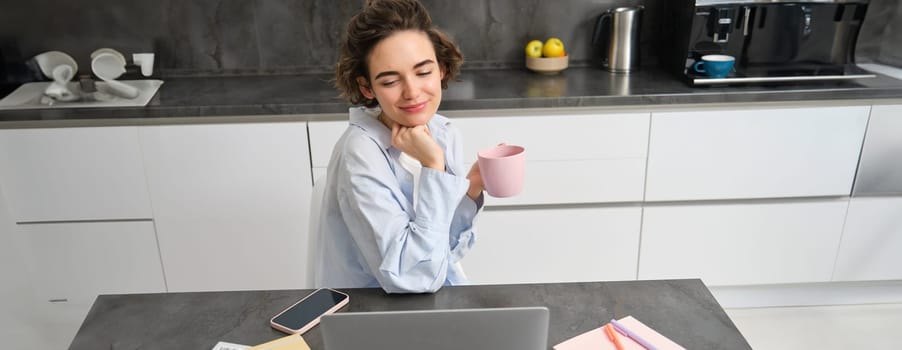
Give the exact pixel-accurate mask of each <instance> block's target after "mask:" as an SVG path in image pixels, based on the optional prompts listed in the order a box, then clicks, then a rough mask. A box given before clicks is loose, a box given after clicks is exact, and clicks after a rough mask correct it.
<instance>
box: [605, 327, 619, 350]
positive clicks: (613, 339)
mask: <svg viewBox="0 0 902 350" xmlns="http://www.w3.org/2000/svg"><path fill="white" fill-rule="evenodd" d="M603 328H604V333H605V334H607V335H608V339H610V340H611V342H612V343H614V346H616V347H617V350H624V347H623V343H621V342H620V337H619V336H618V335H617V332H615V331H614V327H613V326H611V324H610V323H608V324H606V325H604V327H603Z"/></svg>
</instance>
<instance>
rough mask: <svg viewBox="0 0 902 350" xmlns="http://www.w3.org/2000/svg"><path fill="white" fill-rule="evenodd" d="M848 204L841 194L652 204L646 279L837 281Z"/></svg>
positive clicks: (646, 231)
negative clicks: (818, 197)
mask: <svg viewBox="0 0 902 350" xmlns="http://www.w3.org/2000/svg"><path fill="white" fill-rule="evenodd" d="M847 206H848V200H838V199H837V200H820V201H799V202H776V203H734V204H716V205H707V204H706V205H701V204H698V205H693V204H686V205H651V206H646V207H645V208H644V213H643V220H642V242H641V245H640V253H639V256H640V257H641V258H640V260H639V279H668V278H701V279H702V280H703V281H704V282H705V284H707V285H713V286H728V285H748V284H779V283H802V282H827V281H830V279H831V274H832V272H833V262H834V260H835V258H836V252H837V249H839V240H840V236H841V234H842V225H843V220H844V217H845V213H846V209H847Z"/></svg>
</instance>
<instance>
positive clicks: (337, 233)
mask: <svg viewBox="0 0 902 350" xmlns="http://www.w3.org/2000/svg"><path fill="white" fill-rule="evenodd" d="M378 114H379V109H367V108H363V107H355V108H351V109H350V123H349V126H348V129H347V130H345V133H344V134H343V135H342V136H341V138H340V139H339V140H338V142H337V143H336V144H335V148H334V149H333V150H332V158H331V160H330V161H329V168H328V170H327V178H326V181H327V182H326V189H325V194H324V197H323V203H322V211H321V214H320V218H319V220H320V221H319V232H320V235H319V241H318V248H319V249H318V252H319V254H320V257H319V259H318V260H317V261H316V266H315V278H316V286H317V287H331V288H355V287H379V286H381V287H382V288H383V289H385V291H386V292H388V293H422V292H435V291H437V290H438V289H439V288H441V287H442V286H443V285H458V284H466V283H467V279H466V276H465V275H464V273H463V270H462V269H461V268H460V265H459V264H458V262H459V261H460V260H461V259H462V258H463V257H464V255H465V254H466V253H467V251H469V250H470V247H472V246H473V244H474V242H475V241H476V230H475V227H474V225H473V220H474V218H475V217H476V214H477V213H478V212H479V209H481V207H482V200H483V197H482V196H481V195H480V197H479V198H477V201H478V202H479V203H476V202H474V201H473V200H471V199H470V197H468V196H467V195H466V193H467V190H468V189H469V186H470V182H469V180H467V178H466V175H467V172H468V169H464V165H463V158H462V153H463V147H462V145H461V142H460V136H459V134H458V132H457V130H456V129H455V128H454V127H452V125H451V121H450V120H449V119H448V118H445V117H444V116H441V115H438V114H436V115H435V116H434V117H433V118H432V119H431V120H430V121H429V123H428V124H427V126H428V128H429V131H430V132H431V133H432V136H433V138H434V139H435V140H436V142H437V143H438V144H439V145H440V146H441V147H442V149H443V150H444V152H445V162H446V165H445V169H446V171H445V172H441V171H437V170H434V169H431V168H427V167H423V168H422V170H420V176H419V180H418V181H416V182H418V186H417V187H418V189H417V190H416V191H414V182H415V180H414V178H413V175H412V172H411V171H408V170H407V169H405V168H404V167H403V166H402V165H401V163H400V162H399V157H400V156H401V152H400V151H399V150H398V149H396V148H394V147H393V146H392V145H391V130H390V129H389V128H388V127H386V126H385V125H384V124H382V123H381V122H379V121H378V120H377V119H376V116H377V115H378ZM405 156H406V155H405ZM414 192H416V196H417V199H416V200H414ZM414 203H416V205H415V206H414Z"/></svg>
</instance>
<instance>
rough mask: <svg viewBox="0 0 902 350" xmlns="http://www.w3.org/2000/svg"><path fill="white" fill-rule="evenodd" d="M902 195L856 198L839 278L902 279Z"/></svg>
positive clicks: (838, 265) (838, 268) (836, 275)
mask: <svg viewBox="0 0 902 350" xmlns="http://www.w3.org/2000/svg"><path fill="white" fill-rule="evenodd" d="M900 214H902V197H872V198H852V201H851V203H850V204H849V213H848V215H847V216H846V225H845V229H844V230H843V236H842V243H841V244H840V246H839V247H840V248H839V256H838V258H837V260H836V270H835V271H834V273H833V280H835V281H864V280H897V279H902V215H900Z"/></svg>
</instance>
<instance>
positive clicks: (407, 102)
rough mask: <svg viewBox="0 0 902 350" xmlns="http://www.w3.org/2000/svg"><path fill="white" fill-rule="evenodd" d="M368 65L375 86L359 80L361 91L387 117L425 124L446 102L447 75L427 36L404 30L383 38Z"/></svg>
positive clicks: (401, 122) (372, 83)
mask: <svg viewBox="0 0 902 350" xmlns="http://www.w3.org/2000/svg"><path fill="white" fill-rule="evenodd" d="M367 64H368V66H369V74H370V76H369V81H370V82H371V84H367V82H366V81H365V80H363V77H360V78H358V83H359V85H360V90H361V92H362V93H363V95H364V96H366V97H367V98H375V99H376V100H377V101H379V106H380V107H381V108H382V117H383V118H387V119H389V120H391V121H393V122H395V123H398V124H401V125H404V126H417V125H424V124H426V123H427V122H429V120H430V119H432V116H433V115H435V112H436V111H438V106H439V104H440V103H441V101H442V78H443V77H444V75H445V74H444V72H443V71H442V69H441V68H440V66H439V64H438V60H436V58H435V48H433V46H432V42H431V41H430V40H429V36H428V35H426V33H423V32H419V31H401V32H397V33H394V34H392V35H390V36H389V37H387V38H385V39H382V41H380V42H379V43H378V44H376V46H375V47H373V51H372V52H371V53H370V56H369V59H368V62H367ZM367 86H369V87H370V88H371V89H369V88H367ZM383 122H386V121H383Z"/></svg>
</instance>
